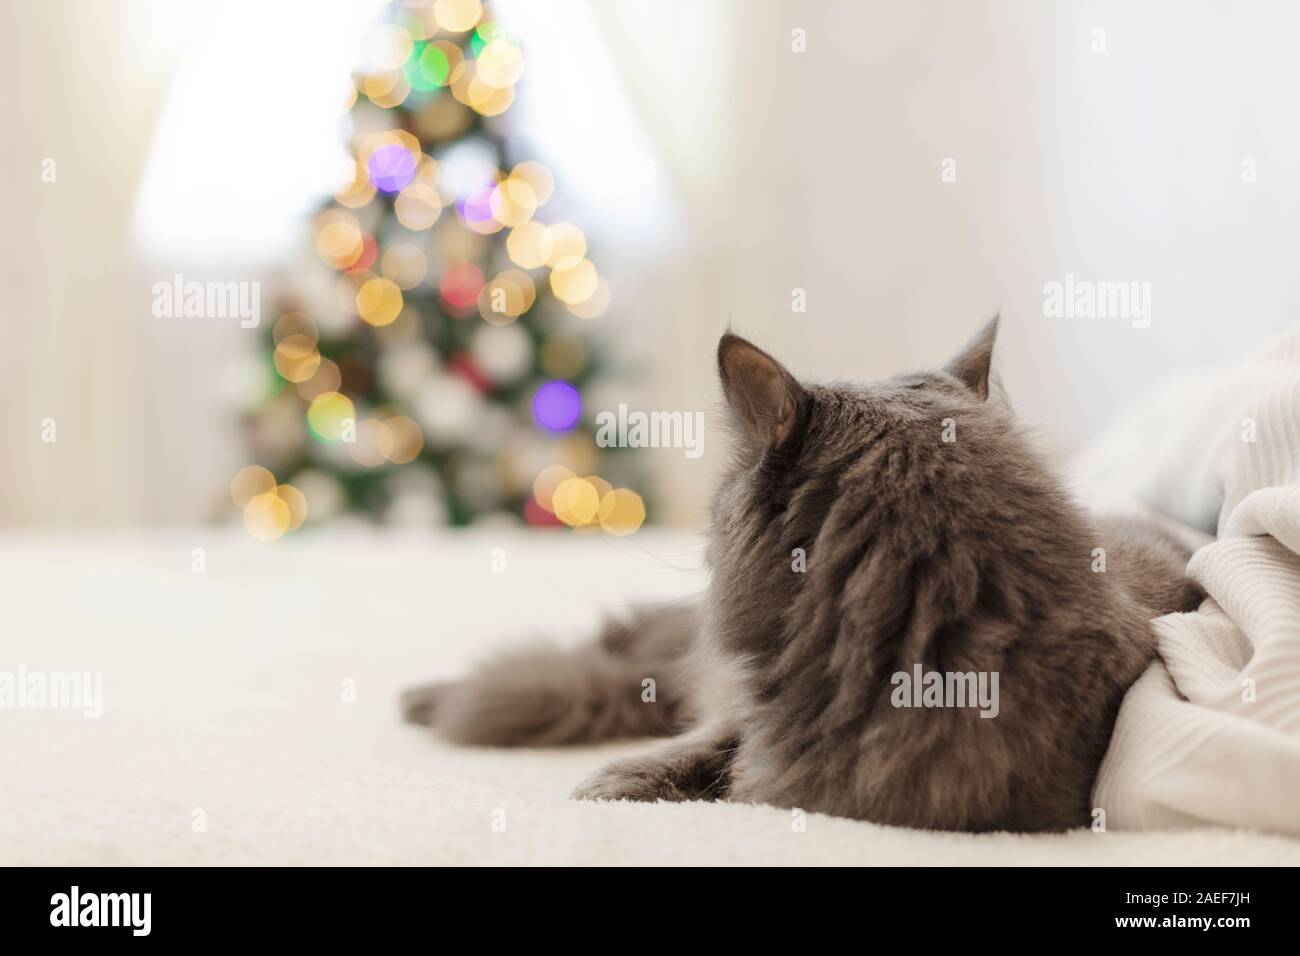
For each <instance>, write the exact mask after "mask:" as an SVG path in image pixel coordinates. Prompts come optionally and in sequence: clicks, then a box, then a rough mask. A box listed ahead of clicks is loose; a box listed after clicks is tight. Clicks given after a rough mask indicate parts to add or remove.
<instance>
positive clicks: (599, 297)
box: [569, 276, 612, 319]
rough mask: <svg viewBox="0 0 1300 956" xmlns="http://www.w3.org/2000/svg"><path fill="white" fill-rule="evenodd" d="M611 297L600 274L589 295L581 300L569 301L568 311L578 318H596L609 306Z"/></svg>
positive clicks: (606, 283)
mask: <svg viewBox="0 0 1300 956" xmlns="http://www.w3.org/2000/svg"><path fill="white" fill-rule="evenodd" d="M611 298H612V293H611V292H610V288H609V283H608V282H606V281H605V278H604V276H601V277H600V279H599V280H598V281H597V282H596V291H595V292H593V293H592V294H591V297H590V298H588V299H586V300H584V301H582V302H572V303H569V311H570V312H572V313H573V314H574V315H576V316H577V317H578V318H580V319H598V318H600V317H601V316H602V315H604V314H605V311H606V310H607V309H608V308H609V303H610V300H611Z"/></svg>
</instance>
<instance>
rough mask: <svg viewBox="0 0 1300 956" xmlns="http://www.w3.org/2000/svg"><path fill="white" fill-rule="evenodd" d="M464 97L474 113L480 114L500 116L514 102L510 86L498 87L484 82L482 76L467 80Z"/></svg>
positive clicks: (512, 90) (513, 93)
mask: <svg viewBox="0 0 1300 956" xmlns="http://www.w3.org/2000/svg"><path fill="white" fill-rule="evenodd" d="M466 97H467V98H468V101H469V102H468V105H469V106H471V107H472V108H473V109H474V111H475V112H476V113H478V114H480V115H482V116H500V115H501V114H502V113H504V112H505V111H506V110H508V109H510V107H511V106H512V105H513V104H514V102H515V90H514V87H512V86H507V87H506V88H505V89H499V88H497V87H495V86H491V85H489V84H488V83H485V82H484V81H483V78H482V77H480V76H475V77H474V78H473V79H472V80H470V82H469V89H468V90H467V92H466Z"/></svg>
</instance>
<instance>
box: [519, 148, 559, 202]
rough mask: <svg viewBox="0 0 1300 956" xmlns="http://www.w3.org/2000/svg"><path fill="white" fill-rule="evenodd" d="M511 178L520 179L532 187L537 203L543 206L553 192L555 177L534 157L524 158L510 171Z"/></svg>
mask: <svg viewBox="0 0 1300 956" xmlns="http://www.w3.org/2000/svg"><path fill="white" fill-rule="evenodd" d="M510 177H511V178H512V179H522V180H523V181H524V182H526V183H528V185H530V186H532V187H533V195H534V196H536V197H537V205H539V206H544V205H546V203H548V202H549V201H550V199H551V195H552V194H553V193H554V192H555V177H554V176H552V175H551V171H550V170H549V169H547V168H546V167H545V166H543V165H542V164H541V163H539V162H537V161H536V160H534V159H527V160H524V161H523V162H522V163H520V164H519V165H517V166H516V167H515V168H514V169H512V170H511V171H510Z"/></svg>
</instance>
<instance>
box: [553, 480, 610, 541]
mask: <svg viewBox="0 0 1300 956" xmlns="http://www.w3.org/2000/svg"><path fill="white" fill-rule="evenodd" d="M551 510H552V511H553V512H554V513H555V517H557V518H559V519H560V520H561V521H563V522H564V523H565V524H567V525H568V526H569V527H571V528H579V527H582V526H583V525H585V524H590V523H591V522H592V521H594V520H595V518H596V514H597V512H599V511H600V492H599V491H598V490H597V488H596V486H595V485H593V484H592V483H591V482H590V481H588V480H587V479H586V478H578V477H573V478H565V479H564V480H563V481H562V482H560V483H559V484H558V485H556V487H555V494H554V496H552V498H551Z"/></svg>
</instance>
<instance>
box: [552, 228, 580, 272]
mask: <svg viewBox="0 0 1300 956" xmlns="http://www.w3.org/2000/svg"><path fill="white" fill-rule="evenodd" d="M586 254H587V237H586V235H584V234H583V231H582V230H581V229H579V228H578V227H577V226H575V225H574V224H573V223H571V222H557V223H556V224H555V225H553V226H551V254H550V256H549V257H547V260H546V264H547V265H548V266H550V267H551V268H552V269H572V268H573V267H574V266H576V265H577V264H578V263H579V262H581V261H582V260H583V257H584V256H586Z"/></svg>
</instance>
